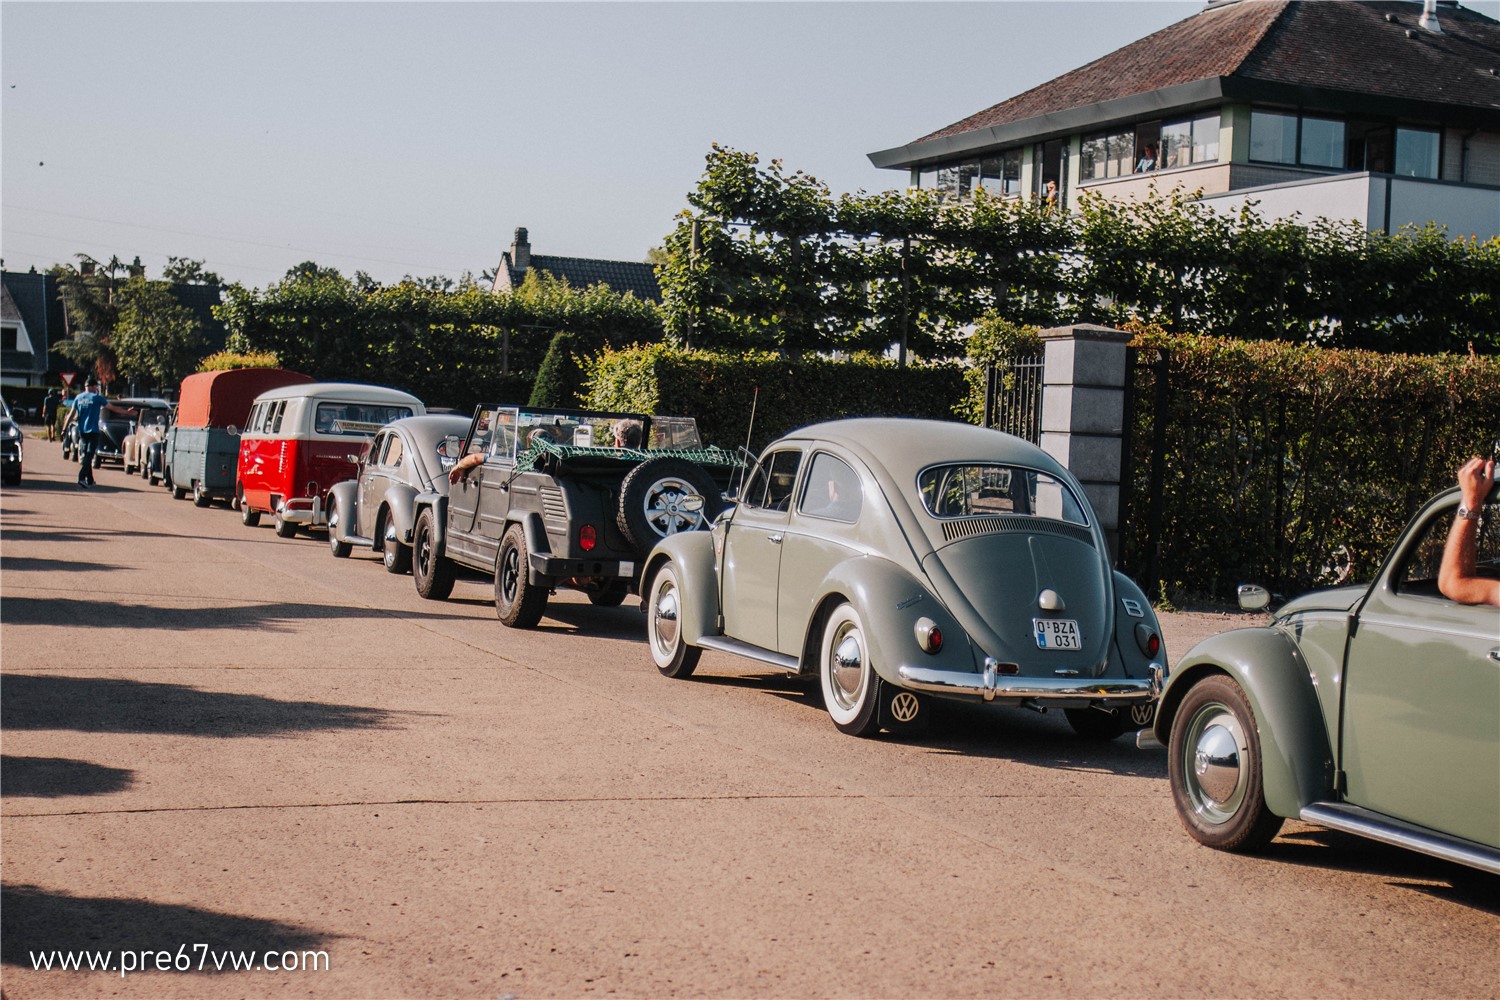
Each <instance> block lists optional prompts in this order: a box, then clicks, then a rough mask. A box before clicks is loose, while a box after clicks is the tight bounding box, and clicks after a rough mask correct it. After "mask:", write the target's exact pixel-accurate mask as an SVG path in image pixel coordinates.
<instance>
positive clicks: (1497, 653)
mask: <svg viewBox="0 0 1500 1000" xmlns="http://www.w3.org/2000/svg"><path fill="white" fill-rule="evenodd" d="M1490 659H1492V660H1494V661H1495V662H1496V663H1500V649H1492V650H1490Z"/></svg>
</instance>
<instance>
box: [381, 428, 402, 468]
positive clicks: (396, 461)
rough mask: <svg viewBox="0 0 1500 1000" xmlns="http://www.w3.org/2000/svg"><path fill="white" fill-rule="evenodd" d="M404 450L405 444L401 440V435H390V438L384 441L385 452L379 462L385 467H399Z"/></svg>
mask: <svg viewBox="0 0 1500 1000" xmlns="http://www.w3.org/2000/svg"><path fill="white" fill-rule="evenodd" d="M405 451H406V446H405V444H403V443H402V441H401V435H400V434H392V435H390V439H389V440H388V441H386V445H385V454H384V455H382V456H381V459H380V464H381V465H383V466H384V467H385V468H387V469H399V468H401V459H402V457H403V456H404V454H405Z"/></svg>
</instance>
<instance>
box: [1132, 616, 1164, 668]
mask: <svg viewBox="0 0 1500 1000" xmlns="http://www.w3.org/2000/svg"><path fill="white" fill-rule="evenodd" d="M1135 644H1136V645H1137V646H1139V647H1141V652H1143V653H1145V654H1146V655H1147V656H1149V657H1152V658H1153V659H1154V658H1155V657H1156V654H1158V653H1160V652H1161V636H1159V635H1157V634H1156V629H1154V628H1152V627H1151V626H1149V625H1147V624H1146V623H1145V622H1142V623H1140V624H1139V625H1137V626H1136V627H1135Z"/></svg>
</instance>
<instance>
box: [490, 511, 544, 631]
mask: <svg viewBox="0 0 1500 1000" xmlns="http://www.w3.org/2000/svg"><path fill="white" fill-rule="evenodd" d="M530 561H531V560H530V558H529V553H528V551H527V548H526V532H525V531H524V530H523V529H522V528H521V526H520V525H519V524H512V525H511V526H510V527H509V528H507V529H505V536H504V537H503V538H501V539H500V556H499V558H497V559H496V560H495V614H496V616H497V617H499V619H500V621H501V622H502V623H504V624H505V625H508V626H509V627H511V628H531V627H532V626H534V625H535V624H536V623H537V622H539V621H541V620H542V612H544V611H546V610H547V588H546V587H538V586H535V585H533V584H532V583H531V581H530V580H529V579H528V578H527V576H528V574H527V569H528V565H529V563H530Z"/></svg>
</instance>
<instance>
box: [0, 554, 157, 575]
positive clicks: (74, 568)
mask: <svg viewBox="0 0 1500 1000" xmlns="http://www.w3.org/2000/svg"><path fill="white" fill-rule="evenodd" d="M130 568H131V567H129V566H119V565H116V564H114V563H93V562H81V561H78V560H75V559H35V558H32V557H29V556H6V557H4V558H0V572H7V573H22V572H26V571H28V570H29V571H33V572H44V573H51V572H57V571H59V570H63V571H67V572H75V573H77V572H84V573H93V572H98V571H101V570H115V569H130Z"/></svg>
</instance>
